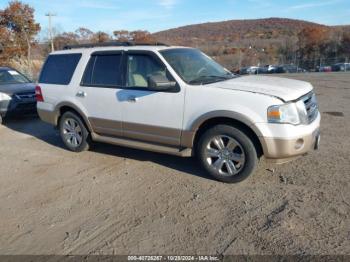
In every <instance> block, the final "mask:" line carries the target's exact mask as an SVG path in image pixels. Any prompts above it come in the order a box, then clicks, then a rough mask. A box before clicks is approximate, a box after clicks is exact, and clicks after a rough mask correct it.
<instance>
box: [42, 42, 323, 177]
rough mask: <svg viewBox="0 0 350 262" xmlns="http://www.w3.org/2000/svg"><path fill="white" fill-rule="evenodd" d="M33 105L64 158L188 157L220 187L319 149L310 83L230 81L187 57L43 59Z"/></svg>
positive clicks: (71, 55) (92, 48)
mask: <svg viewBox="0 0 350 262" xmlns="http://www.w3.org/2000/svg"><path fill="white" fill-rule="evenodd" d="M36 96H37V101H38V104H37V108H38V113H39V115H40V117H41V119H42V120H43V121H46V122H48V123H51V124H52V125H54V126H57V127H58V128H59V132H60V135H61V137H62V140H63V142H64V143H65V145H66V146H67V147H68V149H70V150H72V151H75V152H81V151H84V150H87V149H88V148H89V145H90V143H91V142H92V141H98V142H105V143H111V144H115V145H121V146H127V147H132V148H139V149H145V150H151V151H155V152H160V153H168V154H173V155H178V156H186V157H189V156H193V155H196V156H197V157H198V158H199V160H200V163H201V165H202V166H203V167H204V169H205V170H206V171H208V173H209V174H211V175H212V176H214V177H215V178H216V179H218V180H221V181H224V182H239V181H242V180H243V179H245V178H247V177H248V176H249V175H250V174H252V173H253V172H254V170H255V168H256V166H257V164H258V159H259V158H260V157H262V156H264V157H265V158H266V159H268V160H272V161H274V162H277V163H282V162H286V161H289V160H291V159H293V158H295V157H297V156H301V155H304V154H305V153H307V152H308V151H310V150H313V149H317V148H318V144H319V140H320V132H319V127H320V113H319V111H318V105H317V101H316V97H315V94H314V92H313V87H312V86H311V84H309V83H306V82H302V81H296V80H289V79H284V78H275V77H273V78H272V77H265V76H245V77H238V76H236V75H233V74H231V73H230V72H229V71H228V70H226V69H225V68H223V67H222V66H220V65H219V64H217V63H216V62H215V61H214V60H212V59H211V58H209V57H208V56H206V55H205V54H203V53H202V52H200V51H199V50H197V49H193V48H185V47H170V46H166V45H160V44H158V45H135V44H131V43H107V44H102V45H80V46H71V47H69V48H66V49H65V50H62V51H57V52H54V53H52V54H50V55H49V57H48V58H47V60H46V62H45V64H44V66H43V69H42V72H41V75H40V78H39V86H37V87H36Z"/></svg>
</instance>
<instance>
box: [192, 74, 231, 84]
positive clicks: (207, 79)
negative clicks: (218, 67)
mask: <svg viewBox="0 0 350 262" xmlns="http://www.w3.org/2000/svg"><path fill="white" fill-rule="evenodd" d="M227 79H231V77H228V76H218V75H209V76H200V77H198V78H196V79H193V80H191V81H189V83H190V84H210V83H215V82H218V81H221V80H227Z"/></svg>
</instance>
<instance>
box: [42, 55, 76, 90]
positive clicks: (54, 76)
mask: <svg viewBox="0 0 350 262" xmlns="http://www.w3.org/2000/svg"><path fill="white" fill-rule="evenodd" d="M80 58H81V54H64V55H50V56H49V57H48V58H47V60H46V62H45V65H44V67H43V70H42V71H41V74H40V78H39V83H44V84H56V85H68V84H69V83H70V81H71V79H72V76H73V74H74V71H75V68H76V67H77V65H78V63H79V60H80Z"/></svg>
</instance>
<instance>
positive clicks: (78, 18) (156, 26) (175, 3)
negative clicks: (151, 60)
mask: <svg viewBox="0 0 350 262" xmlns="http://www.w3.org/2000/svg"><path fill="white" fill-rule="evenodd" d="M23 2H25V3H28V4H29V5H31V6H33V7H34V8H35V18H36V19H37V21H38V22H40V24H41V27H42V29H43V33H44V32H45V31H47V24H48V19H47V17H46V16H45V14H46V13H47V12H53V13H55V14H56V15H57V16H56V17H54V18H53V24H54V26H55V27H57V28H58V29H59V31H61V32H62V31H74V30H75V29H77V28H78V27H87V28H89V29H91V30H93V31H98V30H101V31H106V32H108V33H111V32H113V31H114V30H117V29H126V30H136V29H142V30H148V31H150V32H156V31H160V30H164V29H168V28H173V27H178V26H182V25H188V24H195V23H203V22H209V21H223V20H231V19H253V18H266V17H287V18H296V19H302V20H308V21H313V22H317V23H322V24H327V25H341V24H350V0H294V1H293V0H244V1H243V0H101V1H97V0H26V1H23ZM7 4H8V1H7V0H0V8H4V7H5V6H6V5H7Z"/></svg>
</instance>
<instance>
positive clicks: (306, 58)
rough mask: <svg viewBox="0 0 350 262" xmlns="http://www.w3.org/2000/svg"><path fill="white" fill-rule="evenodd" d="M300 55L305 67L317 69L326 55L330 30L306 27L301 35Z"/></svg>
mask: <svg viewBox="0 0 350 262" xmlns="http://www.w3.org/2000/svg"><path fill="white" fill-rule="evenodd" d="M298 39H299V41H298V42H299V54H300V56H301V58H302V59H303V64H304V66H306V67H308V68H311V67H316V65H317V63H318V62H319V61H320V60H321V58H322V57H323V54H324V51H325V49H324V45H325V43H326V41H327V40H328V39H329V29H328V28H326V27H306V28H304V29H303V30H302V31H301V32H300V33H299V34H298Z"/></svg>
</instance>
